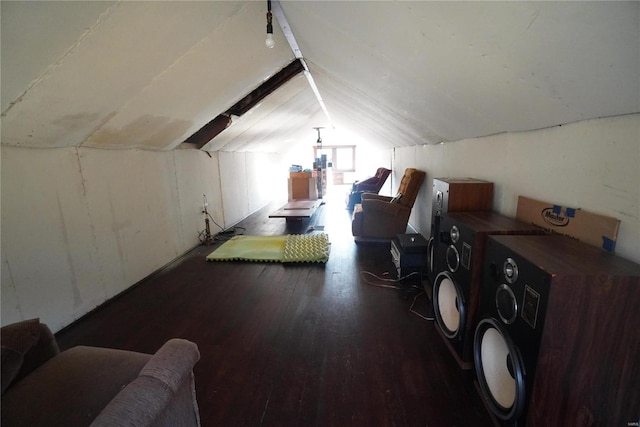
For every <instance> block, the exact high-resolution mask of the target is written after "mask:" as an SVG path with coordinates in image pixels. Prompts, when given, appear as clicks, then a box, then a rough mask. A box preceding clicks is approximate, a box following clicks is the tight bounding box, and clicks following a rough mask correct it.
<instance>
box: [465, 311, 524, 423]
mask: <svg viewBox="0 0 640 427" xmlns="http://www.w3.org/2000/svg"><path fill="white" fill-rule="evenodd" d="M473 356H474V363H475V368H476V376H477V379H478V384H479V385H480V389H481V391H482V394H483V395H484V397H485V399H486V402H487V404H488V405H489V407H490V409H491V411H492V412H493V414H494V415H495V416H496V417H498V418H499V419H501V420H504V421H514V420H517V419H518V418H519V417H520V416H521V415H522V412H523V410H524V407H525V404H526V389H525V370H524V363H523V361H522V356H521V355H520V351H519V350H518V348H517V347H516V346H515V344H514V343H513V341H512V339H511V337H510V336H509V334H508V333H507V331H506V330H505V328H504V327H503V326H502V325H501V324H500V322H498V321H497V320H496V319H494V318H485V319H483V320H481V321H480V322H479V323H478V326H477V327H476V333H475V337H474V345H473Z"/></svg>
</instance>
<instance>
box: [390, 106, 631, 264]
mask: <svg viewBox="0 0 640 427" xmlns="http://www.w3.org/2000/svg"><path fill="white" fill-rule="evenodd" d="M406 167H416V168H418V169H422V170H424V171H426V172H427V179H426V180H425V183H424V184H423V187H422V189H421V191H420V195H419V197H418V200H417V201H416V204H415V207H414V210H413V212H412V215H411V219H410V223H411V224H412V225H413V226H414V227H415V228H416V229H417V230H419V231H420V232H421V233H422V234H423V235H425V236H428V235H429V234H430V232H429V230H430V226H431V192H432V185H433V178H437V177H473V178H479V179H485V180H487V181H492V182H493V183H494V188H495V194H494V210H496V211H497V212H500V213H502V214H504V215H507V216H511V217H514V216H515V214H516V209H517V201H518V196H519V195H524V196H528V197H532V198H535V199H539V200H543V201H548V202H552V203H555V204H559V205H562V206H568V207H574V208H581V209H584V210H586V211H590V212H593V213H598V214H602V215H607V216H611V217H614V218H617V219H619V220H621V224H620V230H619V233H618V241H617V245H616V254H617V255H619V256H621V257H623V258H627V259H630V260H632V261H635V262H640V114H633V115H625V116H617V117H611V118H603V119H595V120H588V121H583V122H578V123H573V124H568V125H564V126H557V127H553V128H548V129H542V130H535V131H530V132H517V133H503V134H499V135H494V136H488V137H484V138H477V139H468V140H462V141H457V142H452V143H445V144H439V145H423V146H415V147H406V148H397V149H395V153H394V169H395V171H399V170H401V169H404V168H406Z"/></svg>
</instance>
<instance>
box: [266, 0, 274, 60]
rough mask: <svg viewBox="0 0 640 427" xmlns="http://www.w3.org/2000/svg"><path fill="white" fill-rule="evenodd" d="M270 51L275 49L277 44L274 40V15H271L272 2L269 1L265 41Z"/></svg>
mask: <svg viewBox="0 0 640 427" xmlns="http://www.w3.org/2000/svg"><path fill="white" fill-rule="evenodd" d="M264 44H265V45H267V47H268V48H269V49H273V47H274V46H275V45H276V42H275V41H274V40H273V15H272V14H271V0H267V39H266V40H265V41H264Z"/></svg>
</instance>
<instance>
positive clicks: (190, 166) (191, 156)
mask: <svg viewBox="0 0 640 427" xmlns="http://www.w3.org/2000/svg"><path fill="white" fill-rule="evenodd" d="M172 154H173V157H174V162H175V170H176V180H177V186H178V199H179V206H180V216H181V223H180V224H181V229H180V239H179V240H180V242H181V243H180V244H181V247H182V248H183V251H186V250H188V249H190V248H192V247H193V245H194V238H195V237H196V236H200V233H201V232H204V230H205V228H206V227H205V215H204V214H203V212H202V211H203V210H204V196H206V198H207V203H208V206H207V212H208V216H209V227H210V230H211V233H212V234H215V233H216V232H218V231H220V228H221V227H222V224H224V213H223V211H222V194H221V192H220V174H219V173H218V153H209V154H207V153H205V152H204V151H201V150H193V149H180V150H173V151H172ZM216 224H220V226H218V225H216ZM183 251H181V252H183Z"/></svg>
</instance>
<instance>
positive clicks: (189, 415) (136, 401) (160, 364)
mask: <svg viewBox="0 0 640 427" xmlns="http://www.w3.org/2000/svg"><path fill="white" fill-rule="evenodd" d="M198 359H200V353H199V352H198V347H197V346H196V344H194V343H192V342H190V341H187V340H183V339H177V338H176V339H172V340H169V341H167V342H166V343H165V344H164V345H163V346H162V347H161V348H160V350H158V351H157V352H156V354H154V355H153V356H152V357H151V359H150V360H149V362H147V364H146V365H145V366H144V368H142V371H141V372H140V374H139V375H138V377H137V378H136V379H135V380H133V381H132V382H131V383H129V384H128V385H127V386H126V387H125V388H124V389H122V391H121V392H120V393H118V395H117V396H116V397H115V398H114V399H113V400H111V402H110V403H109V404H108V405H107V406H106V407H105V408H104V409H103V410H102V412H100V414H99V415H98V416H97V418H96V419H95V420H94V421H93V423H92V424H91V426H92V427H107V426H108V427H120V426H122V427H124V426H131V427H144V426H154V427H158V426H167V427H168V426H173V427H181V426H199V425H200V414H199V412H198V404H197V402H196V396H195V383H194V378H193V366H194V365H195V363H196V362H197V361H198Z"/></svg>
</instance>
